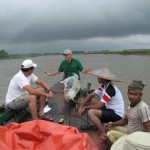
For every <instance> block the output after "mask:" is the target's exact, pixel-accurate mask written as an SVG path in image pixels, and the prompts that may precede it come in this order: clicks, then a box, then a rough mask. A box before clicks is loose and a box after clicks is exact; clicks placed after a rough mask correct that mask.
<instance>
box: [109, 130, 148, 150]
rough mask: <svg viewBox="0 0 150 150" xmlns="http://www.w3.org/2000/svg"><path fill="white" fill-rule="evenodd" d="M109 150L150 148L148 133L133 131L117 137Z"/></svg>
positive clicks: (145, 149) (142, 149) (144, 149)
mask: <svg viewBox="0 0 150 150" xmlns="http://www.w3.org/2000/svg"><path fill="white" fill-rule="evenodd" d="M110 150H150V133H148V132H140V131H139V132H134V133H132V134H129V135H124V136H122V137H121V138H119V139H118V140H117V141H115V143H114V144H113V145H112V146H111V149H110Z"/></svg>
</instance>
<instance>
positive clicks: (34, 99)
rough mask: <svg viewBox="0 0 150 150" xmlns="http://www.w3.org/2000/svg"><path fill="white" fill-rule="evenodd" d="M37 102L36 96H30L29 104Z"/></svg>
mask: <svg viewBox="0 0 150 150" xmlns="http://www.w3.org/2000/svg"><path fill="white" fill-rule="evenodd" d="M35 102H36V96H35V95H30V96H29V103H35Z"/></svg>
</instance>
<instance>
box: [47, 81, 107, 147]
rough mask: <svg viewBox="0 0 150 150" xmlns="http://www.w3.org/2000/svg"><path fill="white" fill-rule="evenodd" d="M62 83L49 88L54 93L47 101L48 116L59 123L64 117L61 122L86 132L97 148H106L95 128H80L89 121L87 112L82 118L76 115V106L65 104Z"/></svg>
mask: <svg viewBox="0 0 150 150" xmlns="http://www.w3.org/2000/svg"><path fill="white" fill-rule="evenodd" d="M63 88H64V86H63V84H61V83H58V84H56V85H55V86H54V87H51V90H52V91H53V93H54V97H53V99H51V100H50V101H49V102H48V105H49V107H50V108H51V110H50V111H49V112H48V116H51V117H53V118H54V122H55V123H59V121H60V119H64V122H63V124H64V125H69V126H73V127H76V128H77V129H78V130H79V131H80V132H86V133H88V135H89V136H90V137H91V139H92V140H93V141H94V142H95V144H96V145H97V147H98V149H99V150H108V148H107V147H106V144H104V143H100V142H99V135H98V131H97V130H86V131H85V130H84V131H82V130H81V125H86V124H88V122H89V119H88V117H87V114H84V115H83V116H82V118H79V117H78V116H77V107H76V106H75V105H73V106H71V105H72V104H69V105H67V104H66V103H65V102H64V100H65V98H64V94H63Z"/></svg>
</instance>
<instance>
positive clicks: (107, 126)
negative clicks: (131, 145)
mask: <svg viewBox="0 0 150 150" xmlns="http://www.w3.org/2000/svg"><path fill="white" fill-rule="evenodd" d="M112 126H113V125H112V122H109V123H107V124H105V125H104V129H105V131H108V130H109V128H111V127H112Z"/></svg>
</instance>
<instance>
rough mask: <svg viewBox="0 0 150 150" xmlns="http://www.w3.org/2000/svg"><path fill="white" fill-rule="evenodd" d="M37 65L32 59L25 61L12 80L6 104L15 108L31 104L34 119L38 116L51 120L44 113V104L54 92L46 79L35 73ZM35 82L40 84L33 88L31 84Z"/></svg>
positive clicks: (18, 108)
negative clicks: (38, 103) (39, 77)
mask: <svg viewBox="0 0 150 150" xmlns="http://www.w3.org/2000/svg"><path fill="white" fill-rule="evenodd" d="M35 67H37V64H35V63H33V61H32V60H30V59H28V60H25V61H23V63H22V65H21V70H20V71H19V72H18V73H17V74H16V75H15V76H14V77H13V78H12V79H11V81H10V84H9V87H8V91H7V94H6V100H5V104H6V105H7V106H8V108H11V109H14V110H20V109H23V108H25V107H27V106H29V109H30V111H31V115H32V119H33V120H35V119H38V118H41V119H45V120H49V118H48V117H47V116H46V115H45V114H44V106H45V102H46V98H51V97H52V96H53V93H52V91H51V90H50V89H49V86H48V85H47V84H46V83H45V82H44V81H42V80H40V79H38V77H37V76H36V75H34V74H33V71H34V68H35ZM33 83H36V84H38V85H40V86H39V87H37V88H33V87H32V86H31V84H33ZM37 98H38V99H39V102H40V106H39V112H37Z"/></svg>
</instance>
